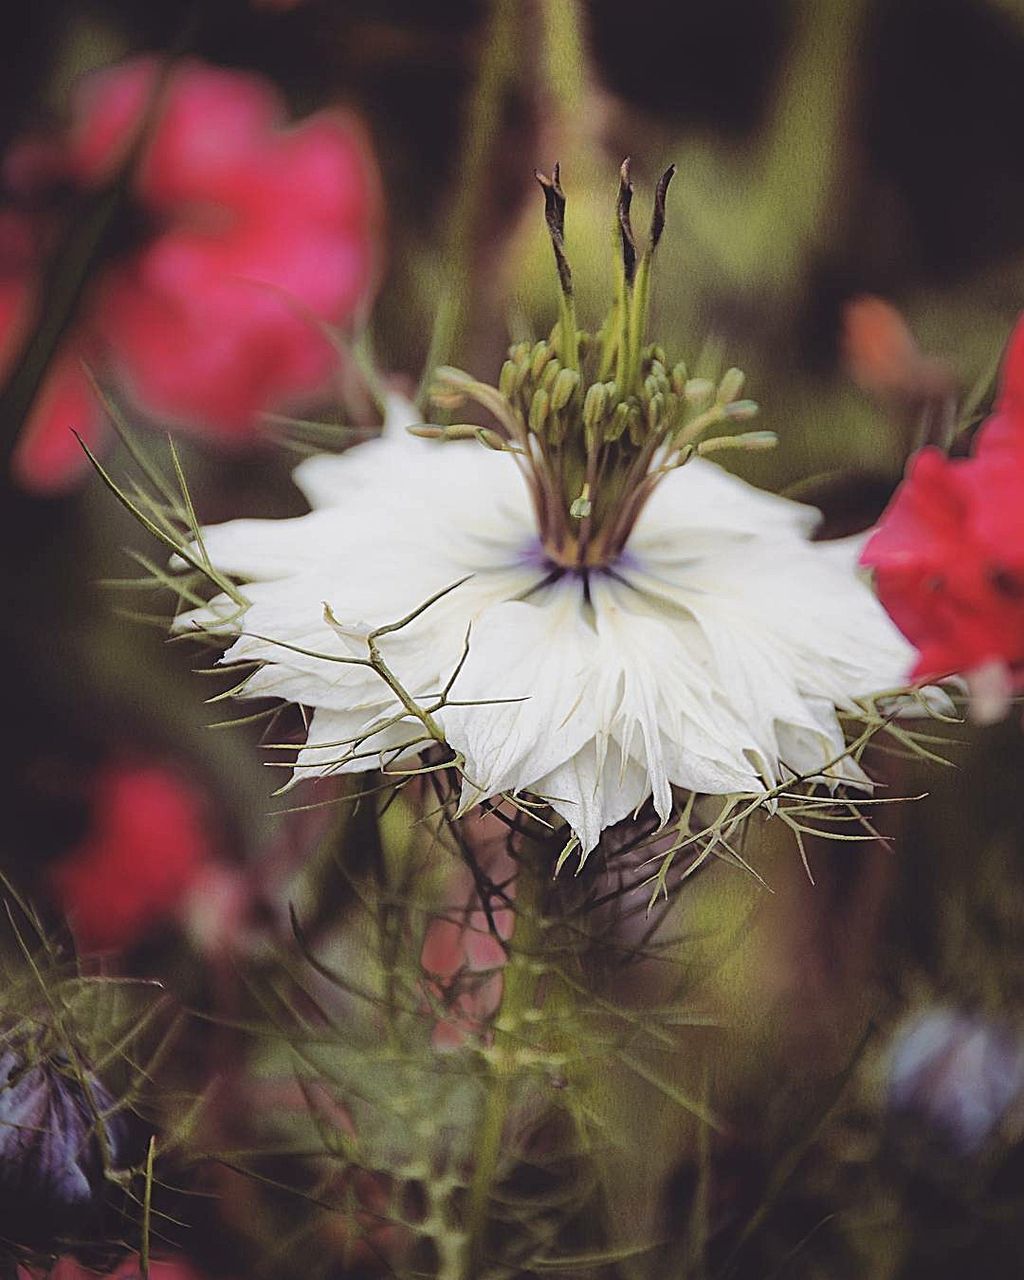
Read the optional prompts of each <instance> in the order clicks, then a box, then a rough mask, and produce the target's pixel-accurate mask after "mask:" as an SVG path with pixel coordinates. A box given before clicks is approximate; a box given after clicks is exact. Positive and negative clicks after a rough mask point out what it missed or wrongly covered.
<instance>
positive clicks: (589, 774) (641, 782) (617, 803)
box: [531, 739, 651, 858]
mask: <svg viewBox="0 0 1024 1280" xmlns="http://www.w3.org/2000/svg"><path fill="white" fill-rule="evenodd" d="M531 789H532V790H534V791H536V792H537V794H538V795H541V796H544V797H546V798H548V799H549V801H550V804H551V807H552V809H554V810H555V812H556V813H559V814H561V815H562V817H563V818H564V819H565V820H566V822H568V824H569V826H570V827H571V828H572V831H573V834H574V835H575V836H576V837H577V839H578V840H579V842H580V856H581V858H585V857H586V856H587V854H588V853H590V852H591V851H592V850H593V849H594V848H595V846H596V845H597V843H598V841H599V840H600V838H601V832H602V831H603V830H604V829H605V827H610V826H613V825H614V824H615V823H616V822H621V821H622V819H623V818H628V817H629V815H630V814H631V813H633V812H634V811H635V810H636V809H638V808H639V807H640V806H641V805H642V804H643V802H644V801H645V800H646V799H647V797H648V796H649V795H650V792H651V786H650V779H649V778H648V775H647V770H646V769H645V768H644V767H643V765H641V764H640V763H638V762H637V761H636V760H632V759H629V758H628V757H624V756H623V755H622V748H621V747H620V745H619V743H618V742H615V741H612V742H611V743H609V749H608V750H607V751H605V752H604V757H603V760H602V761H601V762H600V763H599V762H598V753H597V744H596V742H595V741H594V740H593V739H591V740H590V741H589V742H587V743H586V744H585V745H584V746H583V747H581V748H580V750H579V751H577V752H576V754H575V755H574V756H573V757H572V759H571V760H567V761H566V762H565V763H564V764H561V765H559V766H558V767H557V768H556V769H552V770H551V772H550V773H548V774H546V775H545V776H544V777H543V778H541V779H539V780H538V782H537V783H536V784H535V786H534V787H533V788H531Z"/></svg>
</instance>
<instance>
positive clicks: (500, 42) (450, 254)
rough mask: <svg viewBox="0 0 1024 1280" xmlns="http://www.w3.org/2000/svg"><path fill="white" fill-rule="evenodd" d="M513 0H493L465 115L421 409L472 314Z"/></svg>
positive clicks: (508, 75)
mask: <svg viewBox="0 0 1024 1280" xmlns="http://www.w3.org/2000/svg"><path fill="white" fill-rule="evenodd" d="M521 16H522V15H521V9H520V7H519V5H517V4H516V0H493V4H492V6H491V14H490V19H489V21H488V23H487V30H486V31H485V33H484V43H483V52H482V54H481V57H480V66H479V70H478V72H477V79H476V85H475V87H474V89H473V96H472V98H471V99H470V102H469V106H468V109H467V111H466V125H465V138H464V146H463V156H462V167H461V172H460V173H459V179H458V190H457V192H456V196H455V204H454V207H453V209H452V212H451V218H450V220H449V233H448V245H447V251H446V253H445V265H446V275H447V279H448V286H447V288H446V290H445V294H444V297H443V299H442V301H441V305H440V307H439V308H438V311H437V319H436V321H435V323H434V332H433V334H432V335H431V340H430V351H429V354H428V356H427V363H426V368H425V369H424V372H423V379H422V381H421V383H420V388H419V392H418V394H417V397H416V402H417V404H419V405H420V406H421V407H422V406H423V405H424V400H425V398H426V394H427V390H428V388H429V385H430V379H431V377H432V376H433V372H434V370H435V369H436V368H437V367H438V366H439V365H442V364H453V363H457V362H458V361H457V356H458V353H459V350H460V347H461V345H462V341H463V337H464V335H465V332H466V328H467V324H468V320H469V311H470V286H471V284H472V268H473V253H474V248H475V245H476V239H477V234H478V231H479V223H480V212H481V208H482V205H483V196H484V188H485V183H486V170H487V164H488V161H489V160H490V158H491V156H492V155H493V153H494V148H495V143H496V142H497V138H498V131H499V129H500V127H501V109H502V98H503V96H504V92H505V90H506V88H507V87H508V84H509V82H510V81H511V79H512V77H513V75H514V74H515V69H516V59H515V51H516V48H517V42H516V39H515V32H516V27H517V24H518V22H519V21H520V20H521Z"/></svg>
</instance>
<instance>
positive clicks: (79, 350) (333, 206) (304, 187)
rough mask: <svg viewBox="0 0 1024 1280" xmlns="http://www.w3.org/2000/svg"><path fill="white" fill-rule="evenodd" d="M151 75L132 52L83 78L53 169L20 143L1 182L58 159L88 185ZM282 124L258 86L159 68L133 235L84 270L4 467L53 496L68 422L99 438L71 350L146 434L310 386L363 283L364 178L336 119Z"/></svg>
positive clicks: (75, 464)
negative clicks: (79, 302) (71, 316)
mask: <svg viewBox="0 0 1024 1280" xmlns="http://www.w3.org/2000/svg"><path fill="white" fill-rule="evenodd" d="M158 77H159V64H158V62H157V61H156V60H155V59H153V58H137V59H133V60H130V61H128V62H125V63H121V64H119V65H117V66H114V67H111V68H108V69H106V70H103V71H100V72H97V73H95V74H93V75H91V76H89V77H87V78H86V79H84V80H83V81H82V82H81V84H80V85H79V87H78V88H77V90H76V92H75V94H74V97H73V102H72V118H73V124H72V127H71V129H70V130H69V132H68V135H67V136H66V138H64V139H63V141H62V149H61V151H60V161H59V163H58V161H57V160H55V159H54V154H53V149H52V147H51V148H47V147H46V146H41V145H39V144H29V145H26V146H22V147H20V148H17V149H16V150H15V152H14V153H12V155H11V157H9V160H8V163H7V166H6V172H7V178H8V181H9V183H10V184H11V185H12V186H14V187H16V188H17V187H18V186H19V185H20V187H21V188H22V190H23V191H25V190H29V191H31V190H32V189H33V188H38V186H39V185H40V183H44V182H45V181H47V180H50V181H52V179H53V176H54V174H55V171H57V169H58V168H59V164H62V165H63V169H62V172H61V176H63V177H64V178H65V179H68V178H70V179H71V180H72V181H73V182H74V183H76V184H77V185H79V186H82V187H85V188H86V189H89V188H92V187H98V186H99V185H101V184H102V183H103V182H104V181H106V180H107V179H109V178H110V177H112V175H113V174H114V173H115V171H116V169H117V167H118V165H119V164H120V163H121V162H122V161H123V160H124V159H125V156H126V154H127V152H128V150H129V148H130V146H131V145H132V143H133V142H134V141H135V138H136V134H137V131H138V129H139V128H140V126H141V125H142V124H143V122H144V121H145V118H146V113H147V110H148V108H149V104H150V102H151V101H152V99H153V95H154V93H157V92H158ZM281 115H282V108H281V103H280V101H279V99H278V96H277V94H276V92H275V91H274V89H273V87H272V86H271V85H270V84H269V83H268V82H267V81H265V80H263V79H262V78H261V77H258V76H255V75H251V74H247V73H243V72H239V71H228V70H223V69H220V68H215V67H209V66H205V65H203V64H202V63H199V62H195V61H189V62H183V63H181V64H179V65H178V66H176V67H175V68H174V70H173V71H172V72H171V73H170V75H169V77H168V79H167V83H166V84H165V86H164V87H163V90H162V91H160V96H159V100H158V103H157V109H156V113H155V117H154V119H153V121H152V123H151V125H150V129H149V135H148V138H147V139H146V141H145V145H144V146H143V149H142V153H141V155H140V157H139V160H138V162H137V163H136V166H135V169H134V172H133V175H132V179H131V182H132V185H131V194H132V196H133V198H134V200H135V202H136V204H137V206H138V208H139V212H140V213H141V214H142V215H143V219H144V225H145V227H146V234H145V235H144V237H143V238H142V241H141V243H139V244H136V245H135V246H134V247H132V248H131V249H129V250H127V251H126V252H125V253H124V254H122V255H121V256H120V257H119V258H117V259H116V260H114V261H113V262H112V263H110V264H109V265H108V266H106V267H105V269H104V270H103V271H102V272H101V273H100V275H99V277H98V279H97V280H96V281H95V282H94V283H93V285H92V287H91V288H90V290H89V291H88V293H87V296H86V298H85V300H84V303H83V306H82V308H81V312H80V315H79V316H78V319H77V321H76V323H75V324H74V325H73V327H72V330H71V332H70V334H69V335H68V336H67V337H66V338H65V339H64V341H63V343H62V345H61V348H60V349H59V351H58V355H57V357H56V359H55V361H54V364H53V366H52V368H51V370H50V372H49V375H48V378H47V380H46V384H45V385H44V387H43V389H42V392H41V395H40V397H39V399H38V400H37V403H36V405H35V407H34V409H33V412H32V414H31V417H30V420H29V423H28V425H27V428H26V430H25V432H24V435H23V437H22V440H21V442H20V444H19V448H18V451H17V454H16V457H15V463H14V465H15V470H16V473H17V475H18V477H19V479H20V480H21V482H22V483H23V484H24V485H25V486H26V487H29V488H33V489H36V490H40V491H54V490H59V489H62V488H64V487H66V486H68V485H69V484H70V483H72V482H73V481H74V479H75V478H76V476H77V475H78V474H79V473H80V472H81V471H82V468H83V461H84V459H83V455H82V453H81V451H80V450H79V449H78V446H77V444H76V442H75V441H74V438H73V436H72V435H71V432H70V428H71V427H75V428H76V429H77V430H78V431H79V432H80V433H81V434H82V435H84V436H85V437H86V438H91V439H92V440H94V441H95V439H96V437H97V434H98V430H99V426H98V422H97V419H98V414H99V409H98V406H97V405H96V404H95V403H94V397H93V396H92V394H91V391H90V388H89V385H88V381H87V379H86V378H85V376H84V374H83V372H82V370H81V367H80V361H81V359H82V358H85V359H86V360H87V361H88V362H89V363H90V364H92V365H94V366H95V367H97V370H98V372H100V373H101V374H103V375H113V377H114V378H115V379H116V381H117V382H118V383H119V385H120V386H121V387H122V388H123V389H124V390H125V392H126V393H127V394H128V395H129V396H130V397H131V399H132V400H133V401H134V402H135V403H136V405H137V406H138V407H139V408H140V409H141V410H143V411H144V412H145V413H147V414H149V415H151V416H152V417H154V418H157V419H159V421H160V422H161V424H163V425H171V426H175V427H180V428H183V429H186V430H192V431H196V432H200V433H203V434H206V435H207V436H209V437H212V438H216V439H217V440H218V441H220V442H222V443H239V442H244V441H246V440H250V439H251V438H252V437H253V434H254V431H255V428H256V425H257V422H258V418H259V414H260V413H261V412H262V411H264V410H267V409H273V408H281V407H283V406H288V405H293V404H297V403H299V402H301V401H303V400H308V399H309V398H310V397H311V396H315V395H316V394H317V393H319V392H321V391H323V390H324V389H325V388H326V385H327V383H328V381H329V378H330V376H331V373H332V370H333V369H334V367H335V363H336V353H335V350H334V347H333V345H332V342H331V339H330V336H329V334H328V333H327V332H326V327H327V326H336V325H341V324H344V323H345V322H346V321H349V320H351V319H352V318H353V316H354V315H355V314H356V313H357V311H358V310H359V307H360V305H361V304H362V303H364V302H365V301H366V299H367V297H368V295H369V292H370V288H371V283H372V277H373V272H374V265H375V263H374V258H375V253H374V245H375V237H374V231H375V226H376V222H377V214H378V191H377V181H376V176H375V172H374V169H373V165H372V162H371V160H370V158H369V154H368V151H367V148H366V146H365V145H364V142H363V140H362V137H361V134H360V132H359V130H358V128H357V127H356V126H355V125H354V124H353V122H352V121H351V120H350V119H348V118H347V117H344V116H341V115H339V114H336V113H333V112H319V113H318V114H316V115H315V116H311V117H310V118H309V119H307V120H305V121H304V122H302V123H301V124H299V125H296V126H294V127H292V128H290V129H282V128H281V127H280V121H281ZM35 229H36V228H35V224H32V223H29V222H28V219H27V217H24V216H20V215H17V216H16V215H9V216H8V217H7V219H6V221H5V222H2V223H0V262H2V264H3V266H4V268H5V270H4V272H3V278H2V279H0V373H5V372H7V371H8V369H7V368H6V367H5V366H9V363H10V361H11V359H12V358H13V355H14V352H15V350H16V347H17V341H18V337H19V336H20V333H21V332H22V331H23V330H24V328H25V327H26V326H27V324H28V323H29V322H30V321H31V319H32V318H33V317H32V313H33V311H34V310H35V308H36V307H37V306H39V305H40V300H39V299H38V298H37V297H36V292H37V289H38V284H39V270H40V266H41V263H42V260H43V253H42V251H41V250H42V246H41V245H40V244H39V243H38V240H39V239H40V238H41V237H33V234H32V233H33V231H34V230H35ZM33 239H35V240H36V241H37V242H36V243H33Z"/></svg>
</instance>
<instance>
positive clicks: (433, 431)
mask: <svg viewBox="0 0 1024 1280" xmlns="http://www.w3.org/2000/svg"><path fill="white" fill-rule="evenodd" d="M406 431H408V433H409V434H410V435H411V436H417V437H418V438H419V439H420V440H443V439H444V427H432V426H431V425H430V424H429V423H428V422H424V423H422V424H420V425H418V426H415V427H406Z"/></svg>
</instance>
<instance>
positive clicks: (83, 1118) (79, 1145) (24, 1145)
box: [0, 1041, 129, 1245]
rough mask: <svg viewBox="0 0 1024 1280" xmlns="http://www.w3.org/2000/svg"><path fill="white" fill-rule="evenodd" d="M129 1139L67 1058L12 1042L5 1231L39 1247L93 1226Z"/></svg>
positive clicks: (0, 1157) (6, 1053) (2, 1121)
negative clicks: (108, 1181)
mask: <svg viewBox="0 0 1024 1280" xmlns="http://www.w3.org/2000/svg"><path fill="white" fill-rule="evenodd" d="M83 1081H86V1082H87V1083H84V1082H83ZM128 1140H129V1139H128V1125H127V1121H126V1118H125V1116H124V1114H123V1113H119V1112H116V1111H115V1110H114V1100H113V1098H112V1097H111V1096H110V1094H109V1093H108V1092H107V1090H106V1088H105V1087H104V1086H103V1085H102V1084H101V1083H100V1081H99V1080H98V1079H96V1078H95V1077H94V1076H91V1075H89V1076H85V1077H83V1073H82V1071H80V1070H77V1069H76V1068H74V1067H73V1066H72V1064H71V1062H70V1061H69V1059H68V1058H67V1057H66V1056H65V1055H63V1054H60V1053H53V1054H48V1055H42V1056H40V1055H39V1054H38V1052H37V1050H36V1049H35V1048H34V1047H33V1046H30V1045H28V1044H26V1043H25V1042H23V1041H19V1042H16V1043H10V1044H8V1046H7V1047H6V1048H4V1049H3V1050H2V1051H0V1234H2V1235H3V1236H4V1237H6V1238H7V1239H10V1240H14V1241H15V1242H16V1243H18V1244H25V1245H36V1244H46V1243H49V1242H51V1241H53V1240H55V1239H57V1238H59V1237H62V1236H68V1235H71V1234H74V1233H79V1232H82V1231H84V1230H86V1229H88V1226H89V1224H90V1223H93V1222H94V1221H95V1220H96V1216H97V1214H98V1213H99V1210H100V1207H101V1205H102V1202H103V1193H104V1190H105V1185H106V1174H107V1172H108V1171H113V1170H114V1169H116V1168H118V1167H119V1166H120V1165H122V1164H123V1162H124V1159H125V1154H126V1149H127V1146H128Z"/></svg>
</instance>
